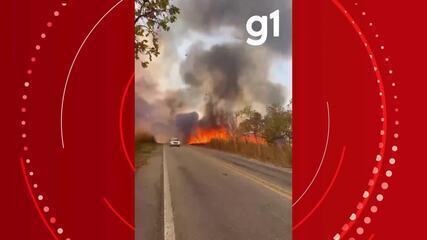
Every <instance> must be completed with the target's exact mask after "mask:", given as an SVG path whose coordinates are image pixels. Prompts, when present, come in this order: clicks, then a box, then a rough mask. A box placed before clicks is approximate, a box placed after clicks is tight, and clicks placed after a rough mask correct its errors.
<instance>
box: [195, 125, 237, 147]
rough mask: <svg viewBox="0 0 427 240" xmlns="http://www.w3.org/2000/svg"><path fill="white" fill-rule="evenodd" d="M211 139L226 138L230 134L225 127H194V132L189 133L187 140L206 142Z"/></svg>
mask: <svg viewBox="0 0 427 240" xmlns="http://www.w3.org/2000/svg"><path fill="white" fill-rule="evenodd" d="M212 139H220V140H228V139H230V134H229V133H228V131H227V129H226V128H225V127H217V128H200V127H198V128H196V130H195V131H194V133H193V134H192V135H191V137H190V139H189V140H188V143H189V144H207V143H210V142H211V140H212Z"/></svg>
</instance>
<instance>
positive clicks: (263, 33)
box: [246, 10, 280, 46]
mask: <svg viewBox="0 0 427 240" xmlns="http://www.w3.org/2000/svg"><path fill="white" fill-rule="evenodd" d="M270 19H272V20H273V36H274V37H279V36H280V11H279V10H276V11H274V12H272V13H271V14H270ZM256 22H259V23H260V24H261V29H259V30H258V31H256V30H254V23H256ZM246 31H248V33H249V35H251V36H252V37H254V38H257V39H252V38H248V39H247V40H246V43H247V44H249V45H252V46H261V45H263V44H264V43H265V41H267V37H268V18H267V16H258V15H255V16H252V17H250V18H249V19H248V21H247V22H246Z"/></svg>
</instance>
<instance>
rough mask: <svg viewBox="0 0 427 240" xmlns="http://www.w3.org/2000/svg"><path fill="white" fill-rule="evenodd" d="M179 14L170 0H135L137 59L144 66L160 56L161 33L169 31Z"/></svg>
mask: <svg viewBox="0 0 427 240" xmlns="http://www.w3.org/2000/svg"><path fill="white" fill-rule="evenodd" d="M178 14H179V8H178V7H176V6H175V5H173V4H171V1H170V0H135V59H137V60H141V65H142V67H147V66H148V64H149V62H151V61H152V60H153V57H157V56H159V54H160V52H159V33H160V31H162V30H163V31H169V29H170V27H169V26H170V24H171V23H173V22H175V21H176V19H177V15H178Z"/></svg>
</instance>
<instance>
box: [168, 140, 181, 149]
mask: <svg viewBox="0 0 427 240" xmlns="http://www.w3.org/2000/svg"><path fill="white" fill-rule="evenodd" d="M169 146H170V147H180V146H181V141H180V140H179V139H178V138H171V139H170V140H169Z"/></svg>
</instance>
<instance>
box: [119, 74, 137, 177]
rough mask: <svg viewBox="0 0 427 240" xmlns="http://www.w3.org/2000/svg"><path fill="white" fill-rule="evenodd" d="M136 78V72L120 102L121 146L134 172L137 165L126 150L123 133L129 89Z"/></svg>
mask: <svg viewBox="0 0 427 240" xmlns="http://www.w3.org/2000/svg"><path fill="white" fill-rule="evenodd" d="M134 78H135V72H134V73H133V74H132V76H131V77H130V78H129V81H128V83H127V84H126V87H125V89H124V91H123V94H122V99H121V102H120V116H119V129H120V144H121V147H122V150H123V153H124V155H125V157H126V160H127V162H128V164H129V167H130V168H131V170H132V171H135V165H134V163H133V162H132V160H131V159H130V157H129V153H128V151H127V148H126V143H125V138H124V131H123V112H124V106H125V101H126V97H127V95H128V92H129V88H130V86H131V85H132V83H133V80H134Z"/></svg>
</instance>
